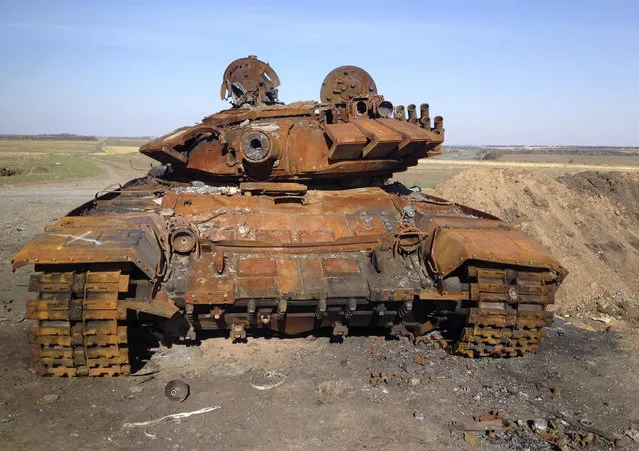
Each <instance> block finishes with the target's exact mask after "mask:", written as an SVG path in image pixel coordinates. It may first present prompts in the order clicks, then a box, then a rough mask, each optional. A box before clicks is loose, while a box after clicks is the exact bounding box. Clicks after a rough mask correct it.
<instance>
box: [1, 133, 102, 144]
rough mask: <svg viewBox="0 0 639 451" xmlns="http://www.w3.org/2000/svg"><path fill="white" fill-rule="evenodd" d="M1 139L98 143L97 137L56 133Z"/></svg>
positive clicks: (2, 137)
mask: <svg viewBox="0 0 639 451" xmlns="http://www.w3.org/2000/svg"><path fill="white" fill-rule="evenodd" d="M0 139H4V140H12V141H15V140H23V141H27V140H28V141H94V142H97V141H98V138H97V137H96V136H85V135H74V134H72V133H56V134H52V135H0Z"/></svg>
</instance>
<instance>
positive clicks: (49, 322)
mask: <svg viewBox="0 0 639 451" xmlns="http://www.w3.org/2000/svg"><path fill="white" fill-rule="evenodd" d="M279 83H280V82H279V78H278V77H277V74H275V72H274V71H273V69H272V68H271V67H270V66H269V65H267V64H266V63H264V62H262V61H260V60H258V59H257V58H255V57H249V58H242V59H239V60H236V61H234V62H233V63H231V64H230V65H229V66H228V68H227V70H226V71H225V73H224V81H223V84H222V90H221V95H222V97H224V98H229V99H230V101H231V104H232V107H231V108H229V109H228V110H224V111H221V112H218V113H215V114H213V115H211V116H207V117H205V118H204V119H203V121H202V123H200V124H198V125H195V126H192V127H183V128H180V129H177V130H175V131H174V132H171V133H169V134H167V135H165V136H162V137H160V138H158V139H156V140H153V141H151V142H149V143H148V144H145V145H144V146H142V148H141V149H140V151H141V152H142V153H144V154H146V155H148V156H150V157H152V158H155V159H156V160H158V161H159V162H161V163H162V164H163V165H162V166H158V167H156V168H154V169H153V170H152V171H151V173H149V175H148V176H147V177H144V178H141V179H137V180H132V181H131V182H129V183H127V184H126V185H124V186H123V187H121V188H118V189H117V190H110V191H106V192H103V193H100V194H99V195H96V198H95V199H94V200H93V201H91V202H88V203H87V204H85V205H82V206H80V207H78V208H77V209H76V210H74V211H72V212H71V213H69V215H67V216H65V217H64V218H62V219H61V220H60V221H58V222H56V223H55V224H52V225H49V226H47V227H46V229H45V232H44V233H43V234H41V235H38V236H37V237H35V238H34V239H33V240H32V241H31V242H30V243H29V244H28V245H27V246H26V247H25V248H24V249H22V250H21V251H20V252H19V253H18V254H17V255H16V256H15V257H14V260H13V265H14V267H15V268H17V267H20V266H24V265H27V264H33V265H34V266H35V270H36V275H35V276H34V277H33V279H32V283H31V284H30V290H31V291H32V292H34V293H35V299H34V300H33V301H31V302H29V304H28V309H27V311H28V316H29V318H30V319H32V320H33V321H34V327H33V328H32V329H31V334H30V335H31V339H32V341H33V342H34V345H35V348H34V359H35V361H36V364H37V367H38V371H39V372H40V373H42V374H51V375H67V376H74V375H103V374H105V375H116V374H127V373H128V372H130V371H131V366H130V365H131V363H130V361H131V362H134V360H133V359H131V360H129V359H130V358H131V356H129V353H128V349H129V348H127V342H128V341H129V340H130V337H131V334H130V330H131V329H130V328H131V327H134V326H135V325H136V324H137V323H138V322H139V321H140V320H142V319H143V320H144V321H145V323H148V321H151V320H153V321H155V322H156V323H157V324H158V325H159V326H160V327H161V328H162V330H163V331H164V333H167V334H168V333H173V334H174V335H175V336H176V338H177V339H179V340H182V341H192V340H196V339H197V337H198V334H200V333H201V332H202V331H206V330H226V331H228V334H229V336H230V337H231V338H233V339H235V340H238V341H243V340H245V339H246V338H247V336H249V335H251V334H256V333H260V330H268V331H274V332H277V333H280V334H283V335H296V334H300V333H306V332H311V331H318V330H326V331H328V333H332V334H333V335H334V336H335V337H339V338H343V337H345V336H347V335H348V332H349V328H353V327H364V328H371V327H383V328H386V329H387V330H388V332H389V333H390V334H406V333H409V334H411V333H414V334H415V335H416V336H417V335H421V334H424V333H427V331H430V330H432V329H434V328H439V329H440V330H442V331H443V332H444V333H445V334H446V337H447V339H448V342H449V344H450V350H451V351H452V352H455V353H457V354H461V355H465V356H517V355H523V354H526V353H529V352H536V350H537V349H538V345H539V343H540V342H541V341H542V340H543V337H544V332H543V328H544V327H545V326H547V325H548V324H549V323H550V321H551V320H552V313H551V312H550V311H549V310H548V306H549V304H552V303H553V302H554V295H555V291H556V289H557V287H558V286H559V284H560V283H561V281H562V279H563V278H564V277H565V275H566V271H565V269H563V268H562V266H561V265H560V263H559V262H558V261H557V260H556V259H555V258H554V257H553V256H552V255H550V254H549V253H548V251H547V250H546V249H545V248H543V247H542V246H541V245H539V244H538V243H536V242H535V241H534V240H532V239H531V238H529V237H527V236H526V235H524V234H522V233H521V232H520V231H519V230H517V229H516V228H514V227H512V226H510V225H508V224H506V223H504V222H503V221H501V220H499V219H498V218H496V217H494V216H491V215H489V214H487V213H483V212H481V211H477V210H474V209H471V208H468V207H465V206H463V205H458V204H455V203H451V202H447V201H446V200H444V199H438V198H436V197H432V196H428V195H425V194H423V193H421V192H414V191H411V190H409V189H407V188H406V187H404V186H402V185H400V184H398V183H389V182H388V179H389V178H390V177H391V176H392V175H393V174H394V173H396V172H398V171H403V170H405V169H407V168H408V167H410V166H413V165H415V164H417V162H418V161H419V160H420V159H424V158H429V157H432V156H435V155H438V154H439V153H440V146H441V144H442V142H443V140H444V128H443V119H442V118H441V116H436V117H435V118H434V119H433V120H431V118H430V106H429V105H428V104H426V103H422V104H420V106H419V108H418V107H417V106H416V105H414V104H411V105H408V106H407V107H406V108H405V107H403V106H394V105H393V104H392V103H391V102H390V101H388V100H386V99H384V97H383V96H382V95H380V94H378V92H377V87H376V85H375V82H374V81H373V79H372V77H371V76H370V75H369V74H368V73H367V72H365V71H364V70H362V69H360V68H357V67H355V66H342V67H339V68H337V69H335V70H334V71H332V72H330V73H329V75H328V76H327V77H326V79H325V80H324V82H323V84H322V87H321V94H320V98H321V101H320V102H313V101H305V102H295V103H292V104H288V105H285V104H283V103H281V102H280V101H279V100H278V99H277V89H276V88H277V87H278V86H279ZM369 330H370V329H369ZM133 369H135V368H133Z"/></svg>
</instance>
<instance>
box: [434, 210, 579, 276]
mask: <svg viewBox="0 0 639 451" xmlns="http://www.w3.org/2000/svg"><path fill="white" fill-rule="evenodd" d="M427 233H428V239H427V240H425V242H424V244H423V252H424V253H425V254H427V259H428V262H429V264H430V266H431V268H430V269H431V270H432V271H433V272H434V273H435V274H436V275H437V276H438V277H440V278H444V277H446V276H447V275H449V274H450V273H451V272H453V271H454V270H455V269H457V268H458V267H460V266H461V265H463V264H464V263H465V262H467V261H471V260H473V261H485V262H489V263H494V264H506V265H514V266H525V267H531V268H541V269H548V270H552V271H554V272H555V273H556V274H557V275H558V278H559V281H561V280H562V279H563V278H564V277H565V276H566V274H568V272H567V271H566V270H565V269H564V268H563V267H562V266H561V265H560V263H559V261H557V259H556V258H555V257H554V256H553V255H552V254H551V253H550V252H549V250H548V249H546V248H545V247H544V246H542V245H541V244H539V243H537V241H535V240H534V239H532V238H531V237H529V236H527V235H525V234H524V233H523V232H521V231H520V230H518V229H516V228H514V227H511V226H509V225H508V224H506V223H504V222H503V221H499V220H489V219H466V218H450V217H449V218H446V217H442V218H436V219H433V220H432V221H431V222H430V224H429V226H428V230H427Z"/></svg>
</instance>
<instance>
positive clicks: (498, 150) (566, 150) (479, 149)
mask: <svg viewBox="0 0 639 451" xmlns="http://www.w3.org/2000/svg"><path fill="white" fill-rule="evenodd" d="M445 150H447V151H448V152H455V151H458V152H463V151H467V152H474V153H480V154H485V155H490V156H491V157H490V158H487V159H497V158H499V157H500V156H502V155H508V154H519V155H549V154H553V155H608V156H620V155H639V148H637V147H614V146H556V147H555V146H553V147H542V146H539V147H534V146H531V147H527V146H521V147H518V146H447V148H446V149H445ZM495 156H496V157H497V158H495Z"/></svg>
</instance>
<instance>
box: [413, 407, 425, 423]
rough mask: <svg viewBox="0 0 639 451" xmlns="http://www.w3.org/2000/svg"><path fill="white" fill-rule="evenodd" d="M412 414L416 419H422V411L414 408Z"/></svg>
mask: <svg viewBox="0 0 639 451" xmlns="http://www.w3.org/2000/svg"><path fill="white" fill-rule="evenodd" d="M413 416H414V417H415V419H416V420H418V421H424V412H420V411H419V410H416V411H415V412H413Z"/></svg>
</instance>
